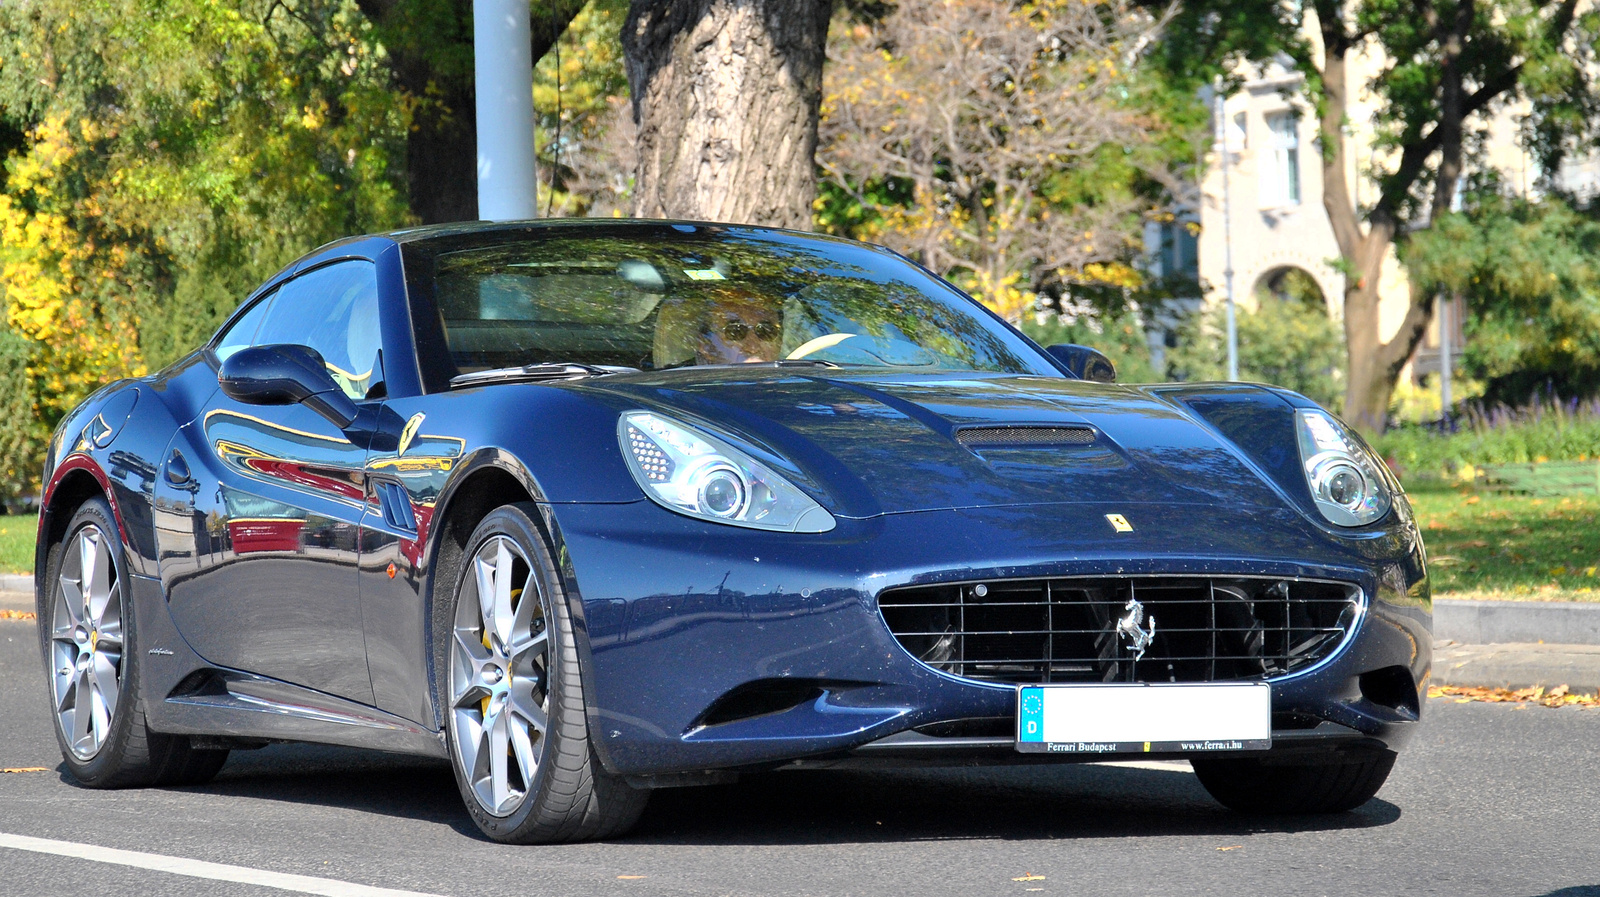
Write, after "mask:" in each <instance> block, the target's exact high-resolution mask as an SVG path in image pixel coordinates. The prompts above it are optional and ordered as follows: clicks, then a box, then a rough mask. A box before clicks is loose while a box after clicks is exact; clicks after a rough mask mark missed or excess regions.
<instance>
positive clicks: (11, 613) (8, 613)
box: [0, 610, 39, 620]
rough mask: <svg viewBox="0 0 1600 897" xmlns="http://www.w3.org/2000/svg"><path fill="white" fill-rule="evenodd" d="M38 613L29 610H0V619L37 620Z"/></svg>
mask: <svg viewBox="0 0 1600 897" xmlns="http://www.w3.org/2000/svg"><path fill="white" fill-rule="evenodd" d="M38 618H39V615H38V614H35V613H34V612H33V611H31V610H0V620H37V619H38Z"/></svg>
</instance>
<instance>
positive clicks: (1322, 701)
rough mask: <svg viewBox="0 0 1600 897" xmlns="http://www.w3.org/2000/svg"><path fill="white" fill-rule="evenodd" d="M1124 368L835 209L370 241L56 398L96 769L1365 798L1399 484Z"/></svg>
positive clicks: (497, 819)
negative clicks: (303, 748) (847, 221)
mask: <svg viewBox="0 0 1600 897" xmlns="http://www.w3.org/2000/svg"><path fill="white" fill-rule="evenodd" d="M1113 380H1114V373H1113V371H1112V370H1111V366H1110V364H1109V363H1108V362H1106V360H1105V359H1104V357H1103V356H1100V355H1099V354H1098V353H1096V352H1094V351H1093V350H1090V349H1086V348H1083V347H1077V346H1055V347H1051V348H1049V349H1042V348H1040V347H1039V346H1037V345H1035V344H1033V343H1031V342H1030V341H1029V340H1027V339H1026V338H1024V337H1023V336H1022V335H1020V334H1019V333H1018V332H1017V331H1015V330H1014V329H1012V328H1011V327H1009V326H1008V325H1007V324H1005V323H1004V322H1003V321H1001V320H1000V319H998V318H996V317H995V316H994V315H993V314H991V313H989V312H988V311H987V310H985V309H984V308H983V307H982V306H980V305H978V304H977V303H976V302H973V301H972V300H971V299H970V298H968V297H967V296H965V295H963V294H962V293H960V292H959V291H957V290H956V289H954V288H952V287H951V286H950V285H949V284H947V283H945V282H943V281H941V280H939V279H938V278H936V277H934V276H932V275H930V274H928V273H927V272H925V271H923V270H921V269H920V268H918V267H917V266H916V265H914V264H912V263H910V262H909V261H907V260H906V259H904V258H902V257H900V256H897V255H895V254H893V253H891V252H889V251H886V250H883V249H879V248H876V247H872V246H866V245H861V244H857V243H852V242H848V241H844V240H836V239H829V238H824V237H818V236H814V235H809V234H798V233H789V232H782V231H773V230H763V229H759V228H749V227H733V226H723V225H711V224H686V223H670V222H538V223H519V224H503V225H502V224H464V225H455V226H440V227H428V228H420V229H415V230H407V231H399V232H395V233H390V234H384V235H379V236H368V237H359V238H355V239H351V240H346V241H343V242H339V243H335V244H333V245H330V246H326V247H324V248H322V249H319V250H317V251H316V252H314V253H312V254H311V255H308V256H306V257H305V258H303V259H301V260H299V261H297V262H295V263H294V264H292V265H290V266H289V267H288V268H286V269H284V271H283V272H281V273H280V274H278V275H277V276H276V277H274V278H272V279H271V280H270V281H268V282H267V283H266V284H264V285H263V286H262V287H261V288H260V289H259V290H257V291H256V292H255V293H254V294H253V295H251V296H250V297H249V298H248V299H247V300H245V302H243V303H242V304H241V306H240V308H239V310H238V312H236V313H235V314H234V315H233V317H232V318H231V319H230V320H229V321H228V323H227V324H226V325H225V326H224V327H223V328H222V330H221V331H220V332H219V333H218V334H217V335H216V336H215V337H214V338H213V339H212V340H211V342H210V343H209V344H207V345H206V346H204V347H203V348H201V349H199V350H198V351H196V352H194V353H193V354H192V355H190V356H188V357H187V358H185V359H183V360H182V361H180V362H178V363H177V364H175V365H173V366H172V367H170V368H168V369H166V370H164V371H161V372H160V373H158V374H155V375H152V376H150V377H146V378H142V379H138V380H127V381H122V382H118V383H114V384H112V385H110V386H107V387H106V388H104V389H102V390H100V391H99V392H98V393H96V394H95V395H94V396H92V397H91V398H90V399H89V400H88V401H86V402H85V403H84V404H83V405H82V406H81V407H80V408H78V409H77V410H76V411H75V412H74V413H73V414H72V415H70V416H69V417H68V418H67V419H66V420H65V421H64V422H63V423H62V425H61V427H60V429H59V430H57V432H56V434H55V437H54V439H53V440H52V442H51V444H50V449H49V455H48V460H47V467H46V471H45V477H46V483H47V487H46V490H45V493H44V498H43V501H44V510H43V513H42V515H41V517H40V525H39V542H38V545H39V547H38V557H37V568H36V569H37V574H38V575H37V580H36V581H37V582H38V596H37V597H38V606H39V621H40V622H39V627H40V640H41V645H42V649H43V653H44V660H45V664H46V668H47V674H48V678H49V687H50V694H51V696H52V699H53V701H54V706H55V709H56V720H57V727H56V730H57V731H56V735H57V737H58V738H59V740H60V743H61V748H62V753H63V756H64V757H65V760H66V766H67V768H68V770H69V771H70V772H71V773H72V775H73V776H75V777H76V778H77V779H78V780H79V781H81V782H83V783H84V784H86V785H88V786H91V787H120V786H134V785H150V784H158V785H159V784H174V783H190V784H193V783H199V782H203V781H205V780H207V779H208V778H210V777H211V776H212V775H214V774H215V773H216V772H217V770H218V769H219V768H220V767H221V766H222V764H223V762H224V760H225V759H226V758H227V756H228V752H229V751H231V750H243V749H249V748H254V747H260V746H262V745H265V744H267V743H269V742H278V741H310V742H323V743H330V744H341V745H353V746H359V747H366V748H377V749H382V750H388V751H400V752H407V753H414V754H422V755H428V756H435V757H440V758H445V759H448V760H449V762H450V763H451V764H452V766H453V767H454V769H455V775H456V779H457V782H458V783H459V785H460V788H461V793H462V795H463V798H464V800H465V803H466V806H467V809H468V811H469V812H470V813H471V815H472V817H473V819H474V821H475V822H476V823H477V825H478V826H479V827H480V828H481V829H482V830H483V832H484V833H485V834H486V835H487V836H489V837H490V838H494V839H496V840H502V841H513V842H530V841H563V840H574V839H586V838H602V837H606V836H610V835H615V834H618V833H621V832H623V831H625V830H627V828H628V827H629V826H630V825H631V824H632V823H633V822H634V821H635V820H636V819H637V818H638V816H639V814H640V812H641V810H642V809H643V806H644V803H645V800H646V798H647V796H648V795H649V793H650V790H651V789H654V788H661V787H673V786H683V785H695V784H704V783H712V782H722V781H727V780H728V779H730V778H732V777H734V776H737V775H739V774H741V773H749V772H761V771H767V770H776V769H783V768H794V767H810V768H819V767H829V766H848V765H855V764H962V765H965V764H999V763H1057V762H1081V761H1086V760H1105V759H1117V758H1122V759H1126V758H1128V757H1129V756H1130V755H1137V756H1148V757H1164V758H1184V759H1188V760H1190V761H1191V763H1192V764H1193V767H1194V770H1195V772H1196V773H1197V774H1198V776H1199V779H1200V781H1201V782H1202V783H1203V784H1204V785H1205V787H1206V788H1207V789H1209V790H1210V792H1211V793H1212V794H1213V795H1215V796H1216V797H1217V799H1218V800H1220V801H1221V802H1222V803H1224V804H1226V805H1228V806H1230V807H1233V808H1235V809H1237V810H1240V811H1245V812H1277V813H1285V812H1290V813H1296V812H1303V813H1316V812H1336V811H1341V810H1347V809H1350V808H1352V807H1355V806H1357V805H1359V804H1361V803H1363V802H1365V801H1366V800H1368V799H1369V798H1371V797H1372V796H1373V794H1374V793H1375V792H1376V791H1377V790H1378V788H1379V787H1380V786H1381V785H1382V783H1383V781H1384V779H1385V777H1386V776H1387V775H1388V773H1389V770H1390V768H1391V767H1392V765H1393V763H1394V758H1395V752H1396V750H1398V749H1399V748H1400V747H1401V745H1402V744H1403V743H1404V741H1405V740H1406V738H1407V736H1408V735H1409V733H1410V732H1411V730H1412V729H1413V728H1414V727H1415V725H1416V723H1417V720H1418V717H1419V715H1420V713H1421V705H1422V697H1423V694H1424V691H1425V683H1426V679H1427V677H1428V673H1429V666H1430V638H1429V626H1430V598H1429V592H1428V579H1427V572H1426V568H1425V558H1424V552H1423V546H1422V541H1421V539H1420V537H1419V535H1418V532H1417V528H1416V525H1415V523H1414V521H1413V519H1412V515H1411V510H1410V507H1409V506H1408V504H1407V502H1406V499H1405V496H1404V495H1403V493H1402V492H1401V490H1400V487H1399V484H1398V483H1397V482H1396V481H1395V479H1394V478H1393V476H1391V475H1390V473H1389V472H1388V470H1387V469H1386V468H1385V467H1384V465H1383V464H1382V463H1380V462H1379V461H1378V460H1376V459H1375V458H1374V456H1373V454H1372V452H1371V450H1370V449H1369V448H1368V447H1367V446H1366V445H1365V443H1363V442H1362V440H1361V439H1360V438H1359V437H1358V436H1357V435H1356V434H1354V433H1353V432H1352V431H1350V430H1349V429H1348V428H1346V427H1345V426H1344V425H1343V424H1342V423H1341V422H1340V421H1339V420H1338V419H1337V418H1335V417H1334V416H1333V415H1331V414H1329V413H1328V412H1327V411H1325V410H1323V409H1321V408H1319V407H1318V406H1317V405H1315V404H1314V403H1312V402H1310V401H1308V400H1307V399H1305V398H1304V397H1302V396H1299V395H1296V394H1294V393H1291V392H1287V391H1284V390H1281V389H1275V388H1272V387H1267V386H1256V385H1247V384H1238V383H1226V384H1222V383H1187V384H1167V385H1160V386H1138V387H1135V386H1122V385H1117V384H1115V383H1114V382H1111V381H1113Z"/></svg>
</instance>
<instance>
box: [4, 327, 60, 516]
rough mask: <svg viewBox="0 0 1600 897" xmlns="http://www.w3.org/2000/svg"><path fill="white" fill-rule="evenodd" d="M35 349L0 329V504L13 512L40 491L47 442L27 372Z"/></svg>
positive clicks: (30, 377)
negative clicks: (35, 406)
mask: <svg viewBox="0 0 1600 897" xmlns="http://www.w3.org/2000/svg"><path fill="white" fill-rule="evenodd" d="M33 346H34V344H33V343H32V342H30V341H28V340H26V339H23V338H22V337H20V336H17V335H16V334H14V333H12V332H10V331H9V330H3V329H0V504H3V505H4V506H5V507H7V508H11V509H15V508H16V507H17V506H18V505H20V504H22V502H23V501H24V500H26V499H28V498H30V497H32V496H33V495H34V493H36V492H37V491H38V489H39V476H40V473H41V472H42V470H43V468H44V446H45V442H46V441H47V440H48V434H47V433H46V432H45V429H44V425H43V424H41V423H40V422H39V420H38V418H37V416H36V413H35V409H34V397H35V395H36V394H37V391H36V390H35V388H34V383H33V377H32V375H31V374H30V373H29V372H28V362H29V360H30V359H31V357H32V352H33Z"/></svg>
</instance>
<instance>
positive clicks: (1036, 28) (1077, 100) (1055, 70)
mask: <svg viewBox="0 0 1600 897" xmlns="http://www.w3.org/2000/svg"><path fill="white" fill-rule="evenodd" d="M1160 25H1161V21H1160V19H1159V18H1157V17H1153V16H1151V15H1150V14H1148V13H1146V12H1144V11H1142V10H1140V9H1138V8H1136V7H1134V6H1132V5H1129V4H1126V3H1123V2H1121V0H1087V2H1086V0H1038V2H1028V3H1020V4H1019V3H1014V2H1010V0H937V2H927V3H918V4H909V3H907V4H901V5H900V6H899V7H898V9H897V10H896V11H894V12H892V13H890V14H889V15H887V16H885V17H883V18H882V19H881V20H880V21H878V22H876V23H866V22H858V23H854V24H852V23H849V22H843V21H836V23H835V28H834V37H833V40H832V41H831V42H830V47H829V67H828V69H827V72H826V82H825V87H824V97H823V106H822V111H823V126H822V141H821V147H820V149H819V151H818V162H819V164H820V165H821V167H822V170H823V171H824V172H825V173H826V175H827V179H828V181H829V185H830V189H833V190H836V191H843V192H845V193H847V194H849V195H850V196H852V197H853V198H854V199H855V201H857V202H859V203H860V204H861V205H862V206H863V207H865V208H866V209H867V210H868V211H869V212H870V213H871V215H870V216H869V218H870V220H869V221H868V222H866V223H864V224H862V225H860V226H856V227H850V228H845V229H846V230H852V231H854V235H857V236H861V237H864V238H866V239H872V240H876V241H879V242H883V243H887V244H888V245H890V246H893V247H895V248H896V249H899V250H901V251H903V252H906V253H908V254H909V255H912V256H913V257H915V258H916V259H918V260H919V261H921V262H922V263H923V264H925V265H927V266H928V267H930V268H931V269H933V270H934V271H937V272H939V273H941V274H944V275H946V276H949V277H951V278H952V279H954V280H955V281H956V282H958V283H959V284H960V285H962V286H963V287H965V288H967V289H968V290H969V291H971V292H973V293H974V294H975V295H977V296H978V297H980V298H981V299H983V300H984V301H985V302H986V303H988V304H989V305H990V306H991V307H992V308H994V309H995V310H996V311H998V312H1000V313H1001V314H1002V315H1004V316H1006V317H1007V318H1008V319H1010V320H1012V321H1013V322H1016V321H1020V320H1021V318H1022V316H1023V315H1024V313H1026V312H1028V311H1030V310H1032V309H1035V308H1037V307H1038V301H1039V296H1040V294H1041V293H1042V292H1046V291H1049V292H1051V293H1053V294H1054V295H1055V297H1056V298H1058V299H1059V297H1060V295H1061V294H1062V293H1064V292H1068V291H1070V290H1071V288H1072V287H1073V286H1074V285H1081V284H1097V285H1102V286H1111V287H1114V288H1122V287H1133V286H1137V285H1138V284H1139V281H1140V275H1139V274H1138V272H1137V271H1136V270H1135V269H1134V267H1132V266H1131V265H1130V264H1129V262H1130V260H1131V259H1132V258H1133V257H1134V256H1135V255H1136V254H1137V253H1138V251H1139V246H1140V227H1141V219H1140V216H1141V213H1142V212H1144V211H1147V210H1149V209H1151V207H1152V205H1153V204H1154V203H1155V202H1158V201H1159V194H1160V193H1161V192H1162V190H1163V189H1181V184H1182V178H1181V177H1179V176H1178V175H1177V172H1176V169H1180V168H1182V167H1184V166H1187V165H1188V164H1190V163H1191V162H1192V160H1193V159H1194V157H1195V154H1194V153H1193V152H1192V151H1190V150H1189V149H1188V147H1189V141H1190V140H1192V139H1193V136H1192V135H1190V134H1188V132H1189V131H1196V130H1198V129H1197V128H1196V125H1197V124H1201V123H1203V117H1199V116H1195V115H1193V114H1190V115H1189V117H1188V118H1187V119H1181V118H1180V119H1179V120H1163V119H1161V118H1160V117H1159V115H1158V113H1159V111H1160V110H1159V109H1155V108H1152V107H1150V106H1149V105H1148V104H1140V105H1142V106H1143V108H1139V109H1136V108H1135V104H1133V103H1130V102H1128V98H1129V97H1130V96H1133V95H1135V94H1143V93H1144V92H1145V87H1144V85H1142V84H1141V83H1140V81H1139V79H1138V77H1137V75H1136V73H1135V67H1136V66H1137V64H1138V63H1139V61H1140V53H1141V50H1142V48H1143V47H1145V46H1146V45H1148V44H1149V43H1150V42H1151V41H1152V39H1153V38H1154V37H1155V36H1156V34H1157V33H1158V32H1159V30H1160ZM1188 103H1189V105H1195V104H1194V103H1193V101H1192V98H1191V99H1188ZM1180 105H1182V104H1180ZM1173 134H1177V135H1178V136H1179V139H1178V141H1177V146H1178V152H1176V153H1174V152H1172V151H1171V150H1172V145H1171V142H1170V141H1169V142H1167V143H1165V144H1163V141H1165V140H1167V139H1168V138H1169V137H1170V136H1172V135H1173ZM1157 145H1160V149H1161V152H1154V153H1152V152H1150V151H1149V150H1150V148H1152V147H1156V146H1157ZM1152 188H1153V189H1152Z"/></svg>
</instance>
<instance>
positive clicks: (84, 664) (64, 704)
mask: <svg viewBox="0 0 1600 897" xmlns="http://www.w3.org/2000/svg"><path fill="white" fill-rule="evenodd" d="M115 550H116V543H115V540H113V539H111V538H110V537H109V536H108V535H107V534H106V533H105V532H104V531H102V530H101V529H100V527H98V526H95V525H94V524H89V525H87V526H84V527H82V528H81V529H79V530H78V531H77V533H76V534H75V535H74V536H73V538H72V541H71V542H70V543H68V544H67V546H66V549H65V551H66V553H65V555H64V556H63V557H62V559H61V570H60V575H59V576H58V577H57V580H56V587H55V596H54V600H53V602H52V603H53V608H52V618H51V626H50V659H51V676H50V683H51V697H52V698H54V700H55V708H56V724H57V725H59V726H60V727H61V732H62V734H64V735H65V736H66V741H67V746H68V747H69V748H70V749H71V750H72V754H73V756H75V757H77V758H78V759H79V760H89V759H92V758H93V757H94V756H95V755H96V754H98V753H99V752H100V748H101V747H102V746H103V745H104V744H105V742H106V738H107V737H108V736H109V735H110V732H111V720H112V719H113V717H114V716H115V715H116V712H117V702H118V700H119V698H120V697H121V694H122V584H121V580H120V578H119V577H118V576H117V567H116V561H115V559H114V557H113V555H112V552H113V551H115Z"/></svg>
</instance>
